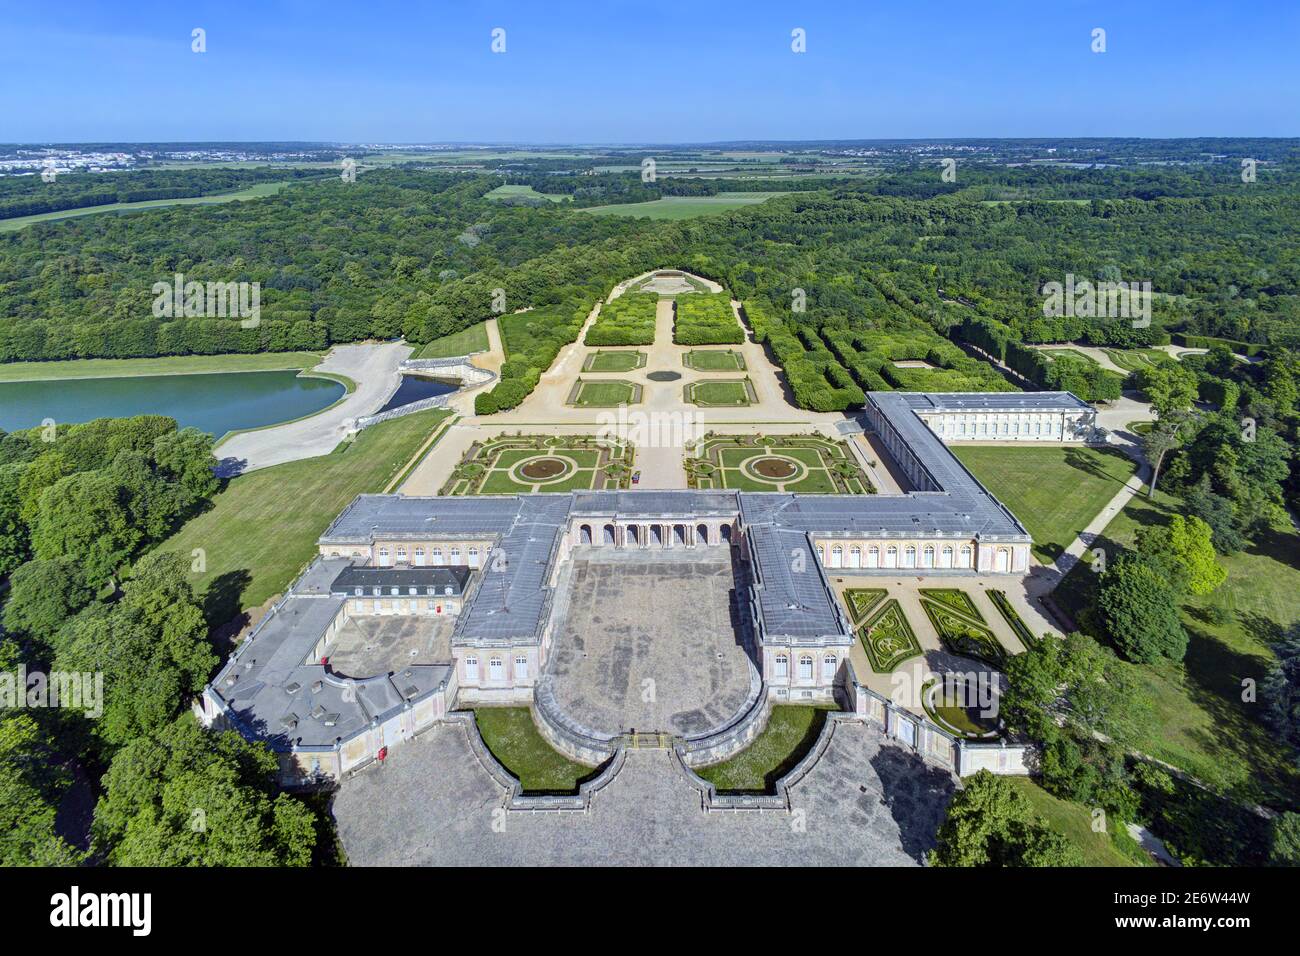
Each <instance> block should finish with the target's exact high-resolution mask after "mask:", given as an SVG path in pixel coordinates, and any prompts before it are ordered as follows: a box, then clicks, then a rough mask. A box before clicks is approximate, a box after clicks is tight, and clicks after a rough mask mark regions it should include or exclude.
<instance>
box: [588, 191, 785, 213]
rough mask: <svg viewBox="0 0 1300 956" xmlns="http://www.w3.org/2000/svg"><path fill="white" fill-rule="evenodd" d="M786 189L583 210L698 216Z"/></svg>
mask: <svg viewBox="0 0 1300 956" xmlns="http://www.w3.org/2000/svg"><path fill="white" fill-rule="evenodd" d="M786 195H789V194H788V193H784V192H770V193H719V194H718V195H716V196H669V197H668V198H666V199H654V200H651V201H650V202H633V203H621V204H619V205H614V206H591V207H590V208H587V209H584V210H582V212H589V213H592V214H594V215H597V216H643V217H645V218H647V219H694V218H695V217H696V216H716V215H718V214H719V213H724V212H730V211H731V210H733V209H741V208H743V207H745V206H752V205H754V204H755V203H760V202H766V201H767V200H769V199H772V198H773V197H775V196H786Z"/></svg>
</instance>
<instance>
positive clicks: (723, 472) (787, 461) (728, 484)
mask: <svg viewBox="0 0 1300 956" xmlns="http://www.w3.org/2000/svg"><path fill="white" fill-rule="evenodd" d="M685 467H686V482H687V486H688V487H690V488H699V489H709V488H734V489H737V490H740V491H795V492H801V493H804V494H845V495H863V494H866V495H870V494H875V491H876V489H875V486H874V485H872V483H871V480H870V479H869V478H868V477H867V475H866V473H865V472H863V470H862V469H861V468H860V467H859V466H858V464H857V462H856V461H854V459H853V456H852V453H851V452H850V451H849V448H848V446H847V445H846V444H845V443H844V442H837V441H832V440H830V439H828V438H822V437H821V436H820V435H714V434H713V433H709V434H707V435H705V436H704V438H703V439H701V440H700V441H699V442H697V443H696V444H695V446H694V448H693V449H689V448H688V453H687V457H686V460H685Z"/></svg>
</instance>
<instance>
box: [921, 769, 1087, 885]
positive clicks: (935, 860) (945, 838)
mask: <svg viewBox="0 0 1300 956" xmlns="http://www.w3.org/2000/svg"><path fill="white" fill-rule="evenodd" d="M930 864H931V865H932V866H962V867H970V866H984V867H990V866H1082V865H1083V854H1082V853H1081V852H1080V851H1079V849H1078V848H1077V847H1075V846H1073V845H1072V844H1071V843H1070V842H1069V841H1068V840H1066V839H1065V838H1064V837H1063V836H1061V835H1060V834H1058V833H1055V832H1054V831H1052V830H1051V829H1049V828H1048V827H1047V826H1045V825H1044V824H1043V823H1042V821H1040V820H1039V819H1038V818H1037V817H1036V816H1035V815H1034V812H1033V808H1032V807H1031V806H1030V804H1029V801H1028V800H1027V799H1026V798H1025V797H1024V795H1023V794H1021V793H1019V792H1017V791H1016V790H1015V789H1014V787H1013V785H1012V783H1011V781H1009V780H1007V779H1006V778H1005V777H997V776H994V775H993V774H991V773H989V772H988V771H987V770H981V771H979V772H978V773H976V774H975V775H974V776H972V777H969V778H967V779H966V781H965V784H964V786H963V788H962V790H961V791H960V792H958V793H957V795H956V796H955V797H953V800H952V803H951V804H949V806H948V816H947V818H946V819H945V820H944V822H943V825H942V826H941V827H940V828H939V832H938V845H937V846H936V847H935V849H934V850H932V851H931V853H930Z"/></svg>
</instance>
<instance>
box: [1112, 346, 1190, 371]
mask: <svg viewBox="0 0 1300 956" xmlns="http://www.w3.org/2000/svg"><path fill="white" fill-rule="evenodd" d="M1103 351H1105V353H1106V357H1107V358H1109V359H1110V360H1111V361H1112V362H1114V363H1115V364H1116V365H1118V366H1119V367H1120V368H1122V369H1123V370H1124V371H1126V372H1136V371H1138V370H1139V369H1142V368H1146V367H1147V366H1148V365H1155V364H1156V363H1157V362H1161V361H1167V360H1169V359H1171V358H1173V356H1171V355H1170V354H1169V353H1168V352H1165V351H1162V350H1161V349H1104V350H1103Z"/></svg>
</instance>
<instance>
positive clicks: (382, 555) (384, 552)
mask: <svg viewBox="0 0 1300 956" xmlns="http://www.w3.org/2000/svg"><path fill="white" fill-rule="evenodd" d="M387 564H388V549H387V548H380V549H379V566H380V567H381V568H382V567H384V566H386V565H387Z"/></svg>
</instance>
